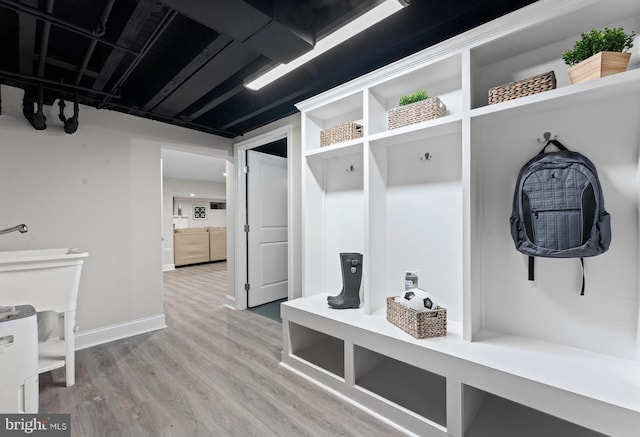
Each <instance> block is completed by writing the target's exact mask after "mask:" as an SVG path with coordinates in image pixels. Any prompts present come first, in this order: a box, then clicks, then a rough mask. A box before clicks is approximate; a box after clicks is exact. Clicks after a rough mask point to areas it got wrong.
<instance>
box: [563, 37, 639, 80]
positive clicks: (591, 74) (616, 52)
mask: <svg viewBox="0 0 640 437" xmlns="http://www.w3.org/2000/svg"><path fill="white" fill-rule="evenodd" d="M635 36H636V34H635V32H631V33H630V34H627V33H625V31H624V29H623V28H621V27H616V28H613V29H610V28H608V27H605V28H604V29H603V30H599V29H591V30H590V31H589V32H588V33H584V32H583V33H581V34H580V39H579V40H578V41H576V43H575V45H574V46H573V49H572V50H567V51H565V52H563V53H562V59H563V60H564V62H565V63H566V64H567V65H568V66H569V67H570V68H569V70H568V73H569V78H570V79H571V83H580V82H585V81H588V80H591V79H596V78H599V77H604V76H609V75H611V74H615V73H621V72H623V71H625V70H626V69H627V65H628V64H629V58H630V57H631V53H629V52H626V50H629V49H630V48H631V47H633V39H634V38H635Z"/></svg>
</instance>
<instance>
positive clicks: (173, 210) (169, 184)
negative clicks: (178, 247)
mask: <svg viewBox="0 0 640 437" xmlns="http://www.w3.org/2000/svg"><path fill="white" fill-rule="evenodd" d="M191 193H193V194H195V195H196V197H195V198H197V199H198V200H187V199H185V198H186V197H188V196H189V195H190V194H191ZM162 196H163V204H164V206H163V217H164V226H163V232H162V233H163V238H164V244H163V260H162V263H163V266H164V267H163V268H164V269H165V270H170V269H173V267H174V264H173V222H172V218H173V216H174V215H177V214H178V206H177V204H178V203H179V204H180V205H182V215H185V216H189V227H197V226H226V225H227V210H225V209H219V210H214V209H209V200H204V199H211V200H226V198H227V193H226V188H225V184H218V183H214V182H206V181H196V180H190V179H176V178H164V179H163V193H162ZM174 198H181V200H180V201H179V202H176V204H174ZM182 199H185V200H182ZM193 204H198V205H206V207H207V220H206V221H197V220H192V219H191V216H192V214H191V207H192V205H193Z"/></svg>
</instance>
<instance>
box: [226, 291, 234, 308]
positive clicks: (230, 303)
mask: <svg viewBox="0 0 640 437" xmlns="http://www.w3.org/2000/svg"><path fill="white" fill-rule="evenodd" d="M224 306H226V307H227V308H231V309H232V310H235V309H236V298H235V296H229V295H228V294H227V296H226V298H225V303H224Z"/></svg>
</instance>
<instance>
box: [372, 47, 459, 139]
mask: <svg viewBox="0 0 640 437" xmlns="http://www.w3.org/2000/svg"><path fill="white" fill-rule="evenodd" d="M416 91H425V92H427V93H428V95H429V96H431V97H438V98H439V99H440V100H441V101H442V103H444V105H445V106H446V107H447V114H448V115H450V114H460V113H461V112H462V61H461V55H460V54H459V53H458V54H456V55H454V56H449V57H446V58H444V59H437V60H434V61H433V62H430V63H428V64H426V65H424V66H420V67H417V68H415V69H413V70H411V71H404V72H403V73H402V80H398V79H397V78H393V79H390V80H387V81H385V82H382V83H380V84H377V85H375V86H372V87H371V88H370V89H369V99H368V102H369V104H368V108H369V118H370V121H369V124H368V126H369V129H368V132H369V134H375V133H378V132H383V131H386V130H387V113H388V111H389V110H390V109H392V108H395V107H397V106H399V101H400V97H402V96H404V95H411V94H413V93H415V92H416Z"/></svg>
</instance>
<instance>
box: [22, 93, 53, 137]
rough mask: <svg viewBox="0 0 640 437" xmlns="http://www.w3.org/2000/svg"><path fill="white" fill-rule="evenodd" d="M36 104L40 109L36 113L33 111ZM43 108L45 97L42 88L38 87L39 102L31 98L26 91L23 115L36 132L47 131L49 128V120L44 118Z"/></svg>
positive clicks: (23, 100) (23, 101)
mask: <svg viewBox="0 0 640 437" xmlns="http://www.w3.org/2000/svg"><path fill="white" fill-rule="evenodd" d="M34 103H37V105H38V109H37V111H35V112H34V109H33V104H34ZM43 106H44V97H43V90H42V86H39V87H38V100H37V102H36V101H34V99H33V98H32V97H29V96H28V95H27V92H26V91H25V93H24V98H23V99H22V114H23V115H24V118H26V119H27V121H28V122H29V123H30V124H31V126H33V128H34V129H35V130H45V129H46V128H47V118H46V117H45V116H44V112H43Z"/></svg>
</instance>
